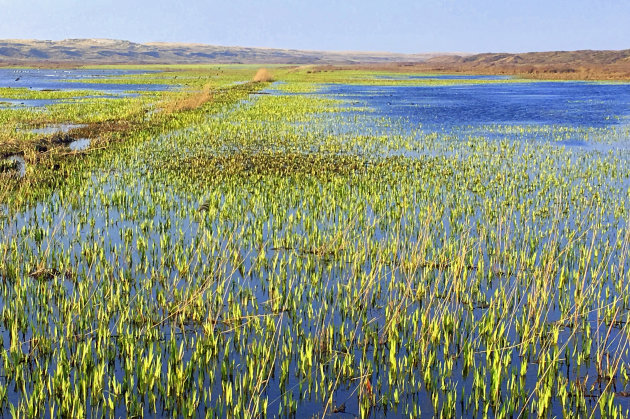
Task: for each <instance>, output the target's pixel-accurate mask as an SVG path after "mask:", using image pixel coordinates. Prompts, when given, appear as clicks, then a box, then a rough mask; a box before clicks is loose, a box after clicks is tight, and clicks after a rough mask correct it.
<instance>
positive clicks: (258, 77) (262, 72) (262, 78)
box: [252, 68, 273, 83]
mask: <svg viewBox="0 0 630 419" xmlns="http://www.w3.org/2000/svg"><path fill="white" fill-rule="evenodd" d="M252 81H253V82H256V83H259V82H268V81H273V77H272V76H271V73H270V72H269V71H267V69H266V68H259V69H258V71H257V72H256V74H255V75H254V78H253V79H252Z"/></svg>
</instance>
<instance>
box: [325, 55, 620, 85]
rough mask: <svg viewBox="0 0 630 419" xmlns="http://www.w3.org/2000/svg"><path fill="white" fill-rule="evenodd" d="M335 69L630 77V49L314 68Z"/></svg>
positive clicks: (556, 77)
mask: <svg viewBox="0 0 630 419" xmlns="http://www.w3.org/2000/svg"><path fill="white" fill-rule="evenodd" d="M332 69H366V70H385V71H394V72H405V73H413V72H418V73H422V72H424V73H430V72H444V73H462V74H492V75H510V76H518V77H524V78H532V79H554V80H630V50H623V51H555V52H530V53H523V54H477V55H471V56H443V57H435V58H431V59H429V60H427V61H426V62H423V63H411V62H398V63H386V64H364V65H359V66H348V65H346V66H319V67H315V68H314V70H313V71H326V70H332Z"/></svg>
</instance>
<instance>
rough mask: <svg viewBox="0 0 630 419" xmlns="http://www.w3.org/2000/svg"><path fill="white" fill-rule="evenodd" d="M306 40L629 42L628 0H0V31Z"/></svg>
mask: <svg viewBox="0 0 630 419" xmlns="http://www.w3.org/2000/svg"><path fill="white" fill-rule="evenodd" d="M6 38H35V39H53V40H59V39H65V38H114V39H125V40H130V41H136V42H150V41H172V42H198V43H207V44H217V45H229V46H232V45H239V46H256V47H274V48H296V49H311V50H346V51H347V50H355V51H392V52H408V53H411V52H434V51H442V52H447V51H453V52H455V51H457V52H501V51H505V52H522V51H547V50H574V49H627V48H630V0H570V1H569V0H545V1H543V0H519V1H514V0H503V1H500V0H474V1H473V0H418V1H412V0H389V1H388V0H378V1H373V0H361V1H359V0H344V1H341V0H319V1H317V0H313V1H297V0H264V1H245V0H230V1H188V2H184V1H177V0H169V1H165V0H126V1H119V0H0V39H6Z"/></svg>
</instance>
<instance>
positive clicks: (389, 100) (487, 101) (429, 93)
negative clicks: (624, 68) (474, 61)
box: [320, 76, 630, 131]
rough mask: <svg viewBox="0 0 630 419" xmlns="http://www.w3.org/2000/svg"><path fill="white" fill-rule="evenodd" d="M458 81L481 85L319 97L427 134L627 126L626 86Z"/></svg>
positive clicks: (331, 91) (337, 91)
mask: <svg viewBox="0 0 630 419" xmlns="http://www.w3.org/2000/svg"><path fill="white" fill-rule="evenodd" d="M453 77H457V76H442V77H439V78H440V79H446V80H457V79H454V78H453ZM459 77H461V78H462V79H467V80H474V79H477V80H479V81H480V82H481V83H478V84H459V85H458V84H452V85H440V86H401V85H398V86H387V85H381V86H374V85H352V84H330V85H326V86H325V88H324V89H323V90H322V91H321V92H320V93H323V94H324V95H329V96H333V97H338V98H342V99H346V100H349V101H351V102H352V103H354V104H355V105H356V106H366V107H369V108H370V109H372V110H373V114H374V115H375V116H377V117H388V118H403V119H404V120H405V121H407V122H408V123H409V124H411V125H417V124H422V126H423V127H424V128H425V129H428V130H439V131H443V130H445V129H449V128H453V127H462V126H478V127H480V126H484V125H563V126H570V127H606V126H610V125H616V124H628V123H630V84H621V83H616V84H613V83H609V84H606V83H591V82H578V81H569V82H523V83H519V82H514V81H509V82H506V83H500V82H493V83H483V81H486V80H489V78H487V77H483V76H481V77H479V76H477V77H471V76H459ZM415 78H417V77H414V79H415ZM435 78H437V77H435ZM409 79H411V78H409ZM399 80H404V79H403V78H399Z"/></svg>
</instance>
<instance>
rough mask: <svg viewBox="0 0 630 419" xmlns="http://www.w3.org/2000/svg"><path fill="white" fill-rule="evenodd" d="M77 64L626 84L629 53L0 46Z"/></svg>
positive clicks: (98, 42)
mask: <svg viewBox="0 0 630 419" xmlns="http://www.w3.org/2000/svg"><path fill="white" fill-rule="evenodd" d="M81 64H296V65H301V64H314V65H320V66H331V65H334V66H338V67H339V66H341V67H343V66H350V65H351V66H353V67H354V68H356V66H357V65H358V66H362V67H365V68H371V69H378V68H381V69H387V70H391V71H425V72H426V71H446V72H462V73H478V74H513V75H522V76H526V77H533V78H558V79H618V80H621V79H623V80H630V49H626V50H620V51H594V50H582V51H552V52H528V53H518V54H508V53H483V54H464V53H426V54H396V53H388V52H352V51H345V52H329V51H301V50H294V49H272V48H246V47H224V46H216V45H204V44H191V43H167V42H152V43H146V44H139V43H134V42H130V41H120V40H114V39H66V40H63V41H40V40H16V39H8V40H0V66H2V65H4V66H7V65H38V66H39V65H50V66H54V65H59V66H72V65H81Z"/></svg>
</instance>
